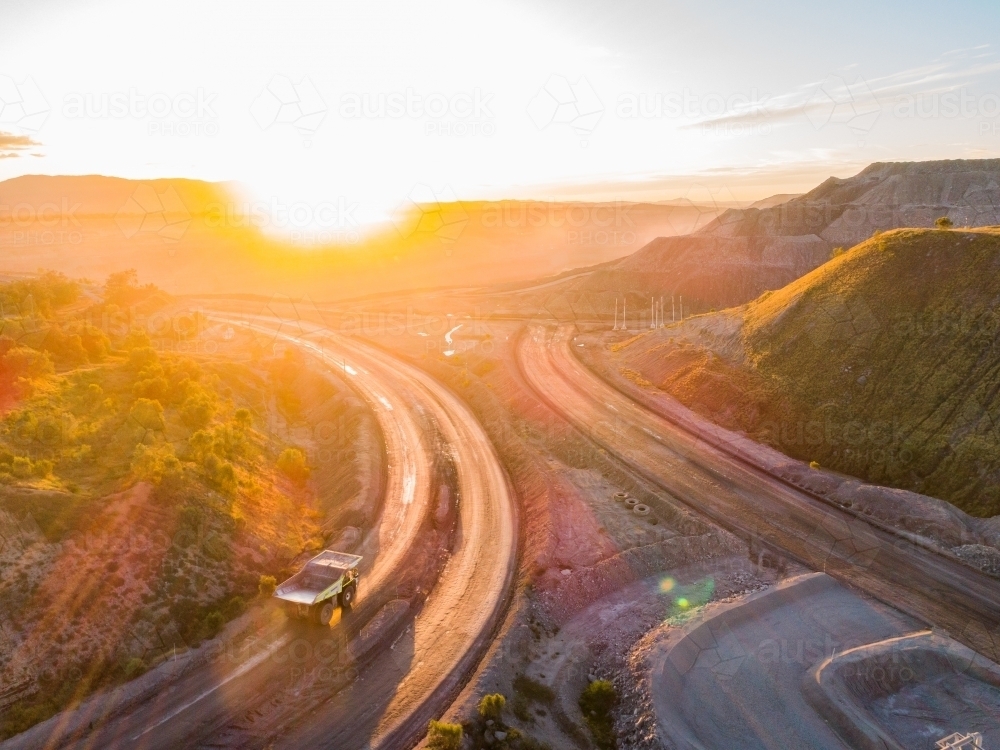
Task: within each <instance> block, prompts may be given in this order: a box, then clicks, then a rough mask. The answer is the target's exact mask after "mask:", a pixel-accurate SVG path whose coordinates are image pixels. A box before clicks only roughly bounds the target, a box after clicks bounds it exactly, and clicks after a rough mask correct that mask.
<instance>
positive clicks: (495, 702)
mask: <svg viewBox="0 0 1000 750" xmlns="http://www.w3.org/2000/svg"><path fill="white" fill-rule="evenodd" d="M506 706H507V699H506V698H504V697H503V696H502V695H500V693H491V694H490V695H484V696H483V699H482V700H481V701H479V715H480V716H482V717H483V718H484V719H493V721H500V716H501V715H502V714H503V710H504V708H505V707H506Z"/></svg>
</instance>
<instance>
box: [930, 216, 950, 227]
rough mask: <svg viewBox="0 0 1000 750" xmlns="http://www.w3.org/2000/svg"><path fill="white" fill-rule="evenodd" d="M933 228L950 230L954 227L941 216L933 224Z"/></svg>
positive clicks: (948, 220) (946, 218)
mask: <svg viewBox="0 0 1000 750" xmlns="http://www.w3.org/2000/svg"><path fill="white" fill-rule="evenodd" d="M934 226H936V227H937V228H938V229H951V228H952V227H953V226H955V222H953V221H952V220H951V219H949V218H948V217H947V216H942V217H940V218H938V219H937V220H936V221H935V222H934Z"/></svg>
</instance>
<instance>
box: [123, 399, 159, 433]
mask: <svg viewBox="0 0 1000 750" xmlns="http://www.w3.org/2000/svg"><path fill="white" fill-rule="evenodd" d="M128 416H129V419H131V420H132V422H133V423H135V424H136V425H138V426H139V427H141V428H142V429H144V430H153V431H154V432H159V431H161V430H164V429H166V424H164V422H163V407H162V406H161V405H160V402H159V401H153V400H152V399H148V398H140V399H138V400H137V401H136V402H135V404H134V405H133V406H132V410H131V411H130V412H129V415H128Z"/></svg>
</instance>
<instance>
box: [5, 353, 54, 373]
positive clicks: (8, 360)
mask: <svg viewBox="0 0 1000 750" xmlns="http://www.w3.org/2000/svg"><path fill="white" fill-rule="evenodd" d="M53 372H54V369H53V367H52V357H50V356H49V355H48V353H47V352H40V351H37V350H35V349H29V348H28V347H26V346H15V347H14V348H13V349H11V350H10V351H8V352H7V353H6V354H4V355H3V359H0V375H3V376H5V377H8V378H10V379H11V380H14V379H16V378H27V379H29V380H33V379H35V378H41V377H44V376H46V375H51V374H52V373H53Z"/></svg>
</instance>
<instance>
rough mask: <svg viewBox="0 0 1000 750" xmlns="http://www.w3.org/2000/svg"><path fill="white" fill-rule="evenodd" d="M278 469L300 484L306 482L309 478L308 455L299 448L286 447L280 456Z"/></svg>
mask: <svg viewBox="0 0 1000 750" xmlns="http://www.w3.org/2000/svg"><path fill="white" fill-rule="evenodd" d="M278 469H279V470H280V471H281V473H282V474H284V475H285V476H286V477H288V478H289V479H291V480H292V481H293V482H296V483H298V484H302V483H304V482H305V481H306V480H307V479H308V478H309V467H308V466H307V465H306V456H305V454H304V453H303V452H302V451H300V450H299V449H298V448H285V450H283V451H281V455H280V456H278Z"/></svg>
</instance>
